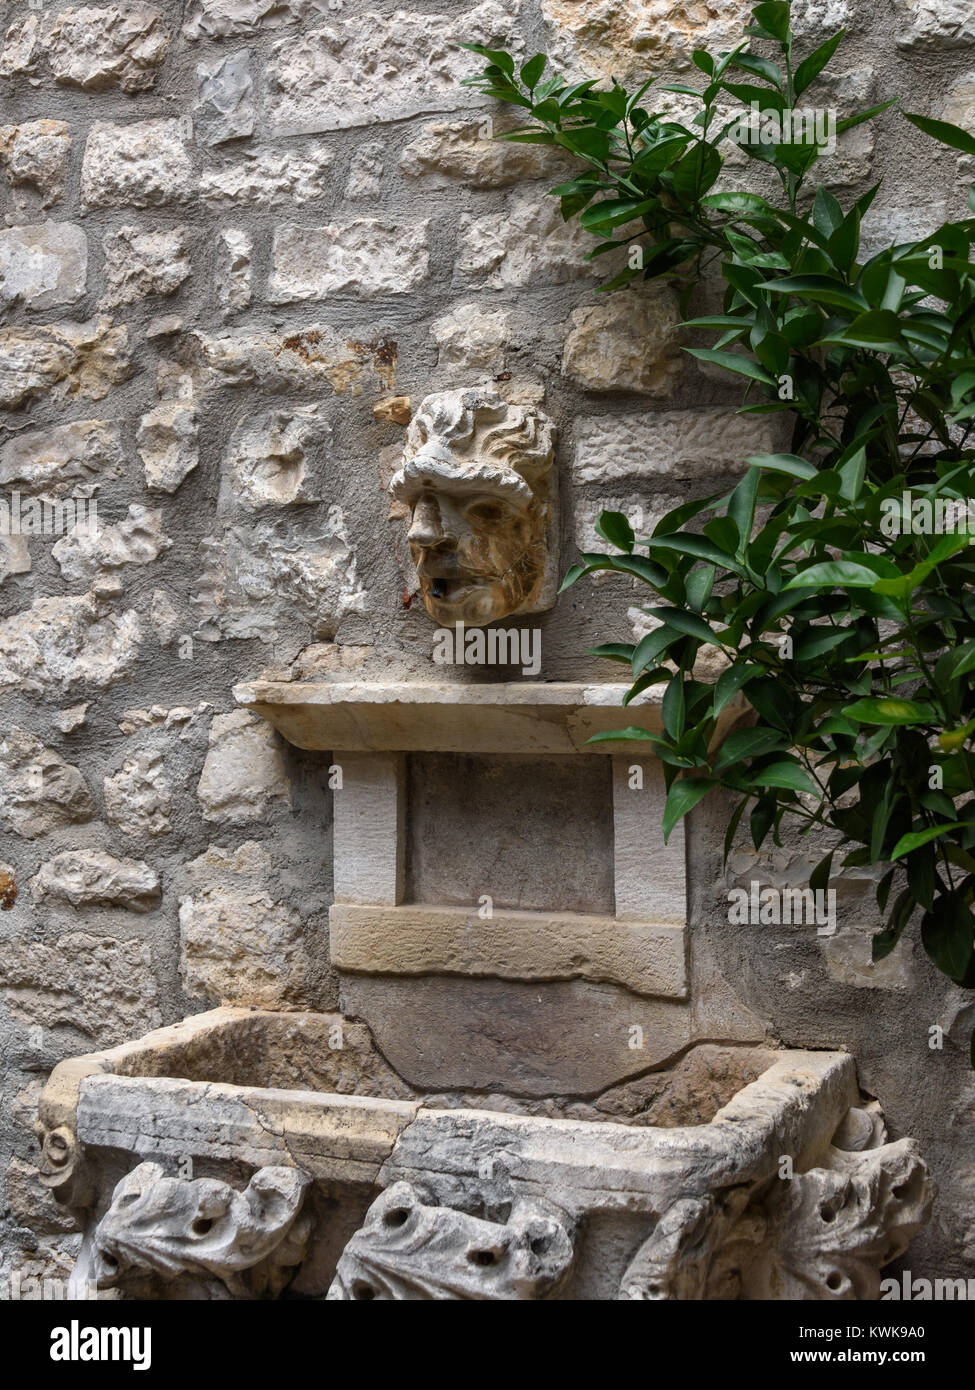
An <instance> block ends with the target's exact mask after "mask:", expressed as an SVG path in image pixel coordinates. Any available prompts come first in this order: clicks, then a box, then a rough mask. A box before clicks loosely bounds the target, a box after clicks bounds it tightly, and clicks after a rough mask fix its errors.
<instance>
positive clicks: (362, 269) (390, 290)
mask: <svg viewBox="0 0 975 1390" xmlns="http://www.w3.org/2000/svg"><path fill="white" fill-rule="evenodd" d="M428 226H429V222H428V221H421V222H410V223H397V222H393V221H392V220H391V219H389V218H375V217H361V218H358V219H356V220H355V221H353V222H346V223H333V224H331V225H329V226H327V227H279V228H278V230H277V231H276V232H275V234H274V243H273V246H272V250H271V275H270V279H269V281H268V299H269V300H270V301H271V303H272V304H289V303H293V302H294V301H296V300H301V299H328V298H329V297H330V296H331V295H333V294H341V293H352V294H355V295H357V296H359V297H361V298H373V297H375V296H376V295H389V294H408V293H409V291H410V290H412V289H415V288H416V287H417V285H420V284H422V283H423V281H424V280H425V279H426V278H427V273H428V270H429V254H428V251H427V228H428Z"/></svg>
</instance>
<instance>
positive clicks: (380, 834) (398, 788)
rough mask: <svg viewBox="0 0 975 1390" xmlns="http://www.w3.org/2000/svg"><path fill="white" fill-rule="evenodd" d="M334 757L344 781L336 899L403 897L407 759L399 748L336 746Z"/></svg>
mask: <svg viewBox="0 0 975 1390" xmlns="http://www.w3.org/2000/svg"><path fill="white" fill-rule="evenodd" d="M333 757H334V761H335V763H336V764H337V765H338V766H339V767H341V769H342V785H341V787H337V788H336V789H335V794H334V800H333V816H334V820H333V830H332V834H333V841H332V843H333V850H332V856H333V865H334V882H335V897H336V900H337V901H339V902H345V903H375V904H380V903H387V904H393V903H398V902H401V901H402V898H403V887H404V881H405V860H406V854H405V835H406V795H405V791H406V780H405V779H406V764H405V759H404V757H403V755H402V754H396V753H387V754H378V755H374V754H366V755H363V754H361V753H343V752H339V751H337V750H336V752H335V753H334V754H333ZM333 959H334V956H333ZM353 968H354V967H353ZM379 968H380V969H382V968H383V967H379Z"/></svg>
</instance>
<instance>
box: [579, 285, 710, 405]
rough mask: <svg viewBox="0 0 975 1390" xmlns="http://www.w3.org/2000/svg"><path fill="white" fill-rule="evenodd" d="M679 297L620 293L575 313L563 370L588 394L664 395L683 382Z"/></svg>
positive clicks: (667, 292)
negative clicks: (607, 392)
mask: <svg viewBox="0 0 975 1390" xmlns="http://www.w3.org/2000/svg"><path fill="white" fill-rule="evenodd" d="M680 321H681V315H680V310H679V308H678V305H677V298H676V296H675V295H674V294H673V293H672V292H671V291H670V290H668V289H662V290H660V291H658V292H657V293H655V294H639V293H634V292H630V293H617V294H611V295H608V296H607V297H606V298H605V299H604V300H603V301H602V302H601V303H598V304H584V305H581V306H580V307H579V308H578V309H574V310H573V311H572V316H571V325H572V326H571V328H570V330H569V332H568V333H567V335H566V338H565V346H564V349H563V354H562V371H563V372H564V374H565V375H566V376H567V377H569V379H570V380H571V381H574V382H575V383H576V385H578V386H581V387H583V388H584V389H585V390H587V391H634V392H639V394H640V395H644V396H654V397H658V398H660V397H666V396H669V395H671V394H672V393H673V391H674V389H675V387H676V385H677V383H678V381H679V380H680V377H681V373H682V368H683V359H682V357H681V356H680V351H679V349H680V342H679V336H678V325H679V323H680Z"/></svg>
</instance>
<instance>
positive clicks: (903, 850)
mask: <svg viewBox="0 0 975 1390" xmlns="http://www.w3.org/2000/svg"><path fill="white" fill-rule="evenodd" d="M971 824H972V821H960V820H956V821H943V822H942V823H941V824H940V825H929V826H928V827H927V829H926V830H913V831H911V833H910V834H909V835H902V836H901V837H900V839H899V840H898V841H897V844H896V845H895V846H894V848H893V850H892V852H891V856H890V860H891V863H893V862H894V860H895V859H900V858H901V857H902V856H903V855H905V854H910V852H911V850H913V849H920V848H921V846H922V845H926V844H928V843H929V842H930V841H931V840H937V839H939V838H940V836H942V835H946V834H947V833H948V831H949V830H959V829H960V828H961V827H962V826H963V825H971Z"/></svg>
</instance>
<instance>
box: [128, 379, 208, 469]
mask: <svg viewBox="0 0 975 1390" xmlns="http://www.w3.org/2000/svg"><path fill="white" fill-rule="evenodd" d="M198 432H199V415H198V412H197V409H196V406H195V405H194V403H193V401H192V400H181V399H178V398H177V399H175V400H169V401H162V402H160V404H159V405H157V406H154V407H153V409H152V410H150V411H148V412H147V413H146V414H145V415H143V416H142V417H141V419H140V420H139V429H138V433H137V435H136V440H137V443H138V449H139V457H140V458H141V459H142V462H143V464H144V466H145V479H146V487H147V488H148V489H149V491H150V492H168V493H173V492H175V491H176V489H177V488H178V487H179V485H180V483H182V481H183V479H184V478H186V477H187V475H188V474H190V473H192V472H193V470H194V468H196V466H197V464H198V463H199V461H200V454H199V447H198Z"/></svg>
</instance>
